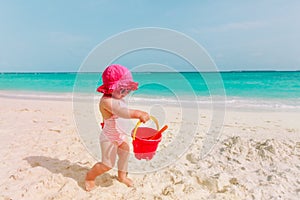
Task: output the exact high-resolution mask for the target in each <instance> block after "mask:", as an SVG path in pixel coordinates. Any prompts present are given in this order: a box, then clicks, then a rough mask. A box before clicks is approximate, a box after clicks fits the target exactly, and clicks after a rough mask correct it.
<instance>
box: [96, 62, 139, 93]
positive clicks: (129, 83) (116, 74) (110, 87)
mask: <svg viewBox="0 0 300 200" xmlns="http://www.w3.org/2000/svg"><path fill="white" fill-rule="evenodd" d="M102 82H103V85H101V86H100V87H98V88H97V91H98V92H101V93H104V94H112V93H113V91H114V90H116V89H117V88H123V89H128V90H137V89H138V83H137V82H134V81H133V79H132V74H131V72H130V71H129V70H128V69H127V68H126V67H124V66H122V65H118V64H113V65H110V66H108V67H107V68H106V69H105V70H104V72H103V73H102Z"/></svg>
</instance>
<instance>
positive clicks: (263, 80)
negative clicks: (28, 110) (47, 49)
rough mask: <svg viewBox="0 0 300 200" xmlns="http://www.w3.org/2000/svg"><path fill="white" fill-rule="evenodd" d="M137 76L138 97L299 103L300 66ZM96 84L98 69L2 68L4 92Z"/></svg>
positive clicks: (49, 91)
mask: <svg viewBox="0 0 300 200" xmlns="http://www.w3.org/2000/svg"><path fill="white" fill-rule="evenodd" d="M218 76H219V77H220V79H219V80H217V79H216V77H218ZM133 77H134V80H135V81H137V82H139V86H140V87H139V90H137V91H135V92H134V93H132V94H131V95H132V97H133V98H135V99H136V100H140V101H144V100H145V99H148V100H149V99H156V100H158V101H160V100H165V101H172V100H174V99H176V98H177V97H178V96H180V97H184V99H186V100H187V101H188V100H194V99H195V97H196V98H197V100H198V101H203V102H205V101H209V97H210V96H211V95H215V96H218V95H219V96H224V95H225V96H226V101H227V102H226V103H227V104H229V105H233V106H237V107H247V106H248V107H249V106H250V107H251V106H254V107H260V106H261V107H269V108H290V109H293V108H297V109H299V108H300V71H251V72H246V71H245V72H220V73H216V72H204V73H199V72H180V73H179V72H178V73H174V72H172V73H169V72H151V73H150V72H137V73H133ZM220 80H221V82H220ZM98 85H101V74H99V73H80V74H77V73H1V74H0V97H1V96H2V97H7V96H10V97H12V96H14V95H15V96H16V97H25V98H26V96H27V95H29V94H30V95H31V96H32V95H35V94H38V95H36V97H37V98H47V96H51V97H53V96H55V97H57V98H59V97H60V96H63V95H62V94H64V95H65V94H69V95H72V92H73V91H76V92H81V93H91V92H92V93H95V94H96V92H95V90H96V88H97V86H98ZM41 94H42V95H41Z"/></svg>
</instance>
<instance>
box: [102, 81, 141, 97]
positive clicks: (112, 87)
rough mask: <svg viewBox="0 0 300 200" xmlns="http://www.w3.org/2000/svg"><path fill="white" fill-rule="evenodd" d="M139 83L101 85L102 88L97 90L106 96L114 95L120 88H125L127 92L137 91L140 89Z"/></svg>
mask: <svg viewBox="0 0 300 200" xmlns="http://www.w3.org/2000/svg"><path fill="white" fill-rule="evenodd" d="M138 85H139V84H138V83H137V82H133V81H129V82H125V83H116V84H112V85H105V84H103V85H101V86H100V87H98V88H97V92H101V93H104V94H112V93H113V92H114V91H115V90H116V89H118V88H124V89H127V90H132V91H134V90H137V89H138Z"/></svg>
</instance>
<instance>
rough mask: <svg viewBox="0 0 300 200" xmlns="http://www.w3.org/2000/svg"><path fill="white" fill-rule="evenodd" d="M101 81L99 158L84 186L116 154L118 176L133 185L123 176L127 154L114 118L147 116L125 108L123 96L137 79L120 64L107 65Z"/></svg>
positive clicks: (108, 166)
mask: <svg viewBox="0 0 300 200" xmlns="http://www.w3.org/2000/svg"><path fill="white" fill-rule="evenodd" d="M102 81H103V85H101V86H100V87H99V88H98V89H97V91H98V92H101V93H103V96H102V98H101V100H100V103H99V110H100V112H101V114H102V117H103V124H102V128H103V130H102V133H101V135H100V146H101V154H102V162H98V163H96V164H95V165H94V166H93V167H92V169H91V170H90V171H89V172H88V173H87V175H86V178H85V187H86V190H87V191H90V190H92V189H93V188H94V187H95V179H96V177H97V176H99V175H101V174H103V173H104V172H107V171H108V170H110V169H111V168H112V167H113V166H114V165H115V161H116V156H117V155H118V157H119V160H118V163H117V165H118V180H119V181H120V182H122V183H124V184H126V185H127V186H129V187H130V186H133V182H132V180H130V179H129V178H128V177H127V164H128V157H129V145H128V139H127V136H126V134H125V133H124V131H123V130H122V129H121V128H120V127H118V124H117V118H118V117H120V118H127V119H130V118H135V119H139V120H140V121H141V122H146V121H148V120H149V114H148V113H146V112H143V111H141V110H132V109H128V108H127V107H126V106H125V102H124V100H123V98H124V97H125V96H126V95H127V94H128V93H129V92H130V91H133V90H137V88H138V83H137V82H134V81H133V79H132V75H131V73H130V71H129V70H128V69H127V68H126V67H123V66H121V65H116V64H114V65H110V66H108V67H107V68H106V69H105V70H104V72H103V74H102Z"/></svg>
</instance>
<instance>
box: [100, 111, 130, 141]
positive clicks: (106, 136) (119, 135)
mask: <svg viewBox="0 0 300 200" xmlns="http://www.w3.org/2000/svg"><path fill="white" fill-rule="evenodd" d="M117 118H118V117H117V116H116V115H113V116H111V117H110V118H109V119H106V120H104V127H103V130H102V134H101V135H100V141H101V142H106V141H110V142H117V143H118V145H121V144H122V143H123V142H124V141H126V138H127V136H126V134H125V133H124V132H123V131H122V130H121V129H120V128H118V125H117V123H116V119H117Z"/></svg>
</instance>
